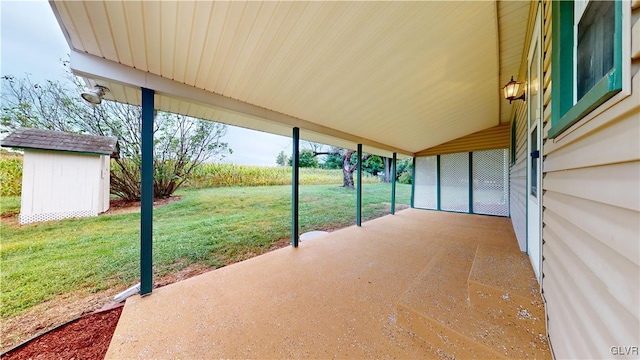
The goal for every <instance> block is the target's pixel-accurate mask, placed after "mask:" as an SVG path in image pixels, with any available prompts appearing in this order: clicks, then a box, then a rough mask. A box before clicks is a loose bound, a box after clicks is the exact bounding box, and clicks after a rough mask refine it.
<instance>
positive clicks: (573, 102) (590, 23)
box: [549, 0, 622, 138]
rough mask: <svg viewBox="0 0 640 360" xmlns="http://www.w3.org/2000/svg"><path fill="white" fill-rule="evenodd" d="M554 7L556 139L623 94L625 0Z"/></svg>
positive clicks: (553, 127) (553, 111)
mask: <svg viewBox="0 0 640 360" xmlns="http://www.w3.org/2000/svg"><path fill="white" fill-rule="evenodd" d="M551 6H552V8H551V13H552V26H553V29H552V36H553V39H552V44H553V49H552V65H551V66H552V69H551V76H552V77H553V78H552V85H551V87H552V89H551V91H552V97H551V102H552V105H551V129H549V137H550V138H553V137H555V136H557V135H559V134H560V133H562V132H563V131H564V130H566V129H567V128H568V127H570V126H571V125H573V124H575V123H576V122H577V121H578V120H580V119H582V118H583V117H584V116H586V115H587V114H588V113H590V112H591V111H592V110H593V109H595V108H596V107H598V106H599V105H601V104H602V103H603V102H605V101H606V100H608V99H609V98H611V97H612V96H613V95H615V94H616V93H618V92H619V91H620V90H622V1H620V0H617V1H594V0H592V1H589V0H577V1H574V2H571V1H553V2H552V5H551Z"/></svg>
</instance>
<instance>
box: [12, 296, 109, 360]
mask: <svg viewBox="0 0 640 360" xmlns="http://www.w3.org/2000/svg"><path fill="white" fill-rule="evenodd" d="M121 313H122V307H118V308H115V309H111V310H108V311H103V312H99V313H93V314H90V315H87V316H84V317H82V318H80V319H78V320H75V321H73V322H71V323H68V324H66V325H64V326H62V327H60V328H58V329H55V330H53V331H51V332H48V333H46V334H44V335H42V336H40V337H37V338H35V339H34V340H32V341H30V342H28V343H27V344H25V345H24V346H22V347H19V348H17V349H15V350H13V351H10V352H8V353H7V354H6V355H5V356H3V357H2V359H6V360H14V359H25V360H27V359H34V360H36V359H38V360H40V359H104V356H105V355H106V354H107V349H109V343H110V342H111V337H113V333H114V331H115V330H116V325H117V324H118V319H120V314H121Z"/></svg>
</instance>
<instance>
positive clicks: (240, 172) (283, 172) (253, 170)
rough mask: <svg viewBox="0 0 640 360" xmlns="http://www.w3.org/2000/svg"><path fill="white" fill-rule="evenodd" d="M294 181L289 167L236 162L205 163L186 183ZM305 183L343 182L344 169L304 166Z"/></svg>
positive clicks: (365, 179)
mask: <svg viewBox="0 0 640 360" xmlns="http://www.w3.org/2000/svg"><path fill="white" fill-rule="evenodd" d="M362 182H363V183H378V182H380V180H379V179H378V178H377V177H375V176H371V175H369V174H364V175H363V177H362ZM289 184H291V167H289V166H278V167H272V166H251V165H236V164H213V163H205V164H201V165H200V166H198V167H197V168H196V169H195V170H194V172H193V173H192V174H191V178H190V179H189V180H188V181H187V182H186V183H185V187H188V188H207V187H218V186H267V185H289ZM300 184H301V185H330V184H342V170H322V169H314V168H300Z"/></svg>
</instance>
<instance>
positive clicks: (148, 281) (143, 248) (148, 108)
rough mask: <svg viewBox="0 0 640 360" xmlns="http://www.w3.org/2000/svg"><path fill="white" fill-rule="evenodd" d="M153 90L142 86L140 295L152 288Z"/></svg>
mask: <svg viewBox="0 0 640 360" xmlns="http://www.w3.org/2000/svg"><path fill="white" fill-rule="evenodd" d="M153 96H154V91H153V90H151V89H147V88H142V146H141V151H142V178H141V184H140V185H141V197H140V295H142V296H145V295H149V294H151V291H152V290H153V120H154V119H153V117H154V104H153V100H154V99H153Z"/></svg>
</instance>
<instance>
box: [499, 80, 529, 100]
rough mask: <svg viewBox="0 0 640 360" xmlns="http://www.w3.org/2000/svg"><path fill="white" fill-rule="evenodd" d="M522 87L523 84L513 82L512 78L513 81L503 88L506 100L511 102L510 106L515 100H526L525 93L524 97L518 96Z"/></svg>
mask: <svg viewBox="0 0 640 360" xmlns="http://www.w3.org/2000/svg"><path fill="white" fill-rule="evenodd" d="M520 85H522V83H520V82H517V81H515V80H513V76H512V77H511V81H509V82H508V83H507V85H505V86H504V87H503V88H502V91H504V98H505V99H507V100H509V104H511V102H512V101H514V100H524V91H523V92H522V95H520V96H518V93H519V92H520Z"/></svg>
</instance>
